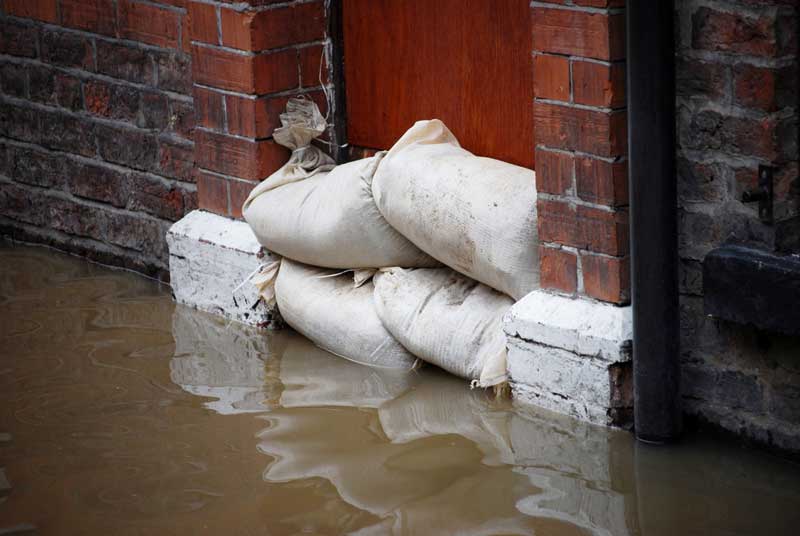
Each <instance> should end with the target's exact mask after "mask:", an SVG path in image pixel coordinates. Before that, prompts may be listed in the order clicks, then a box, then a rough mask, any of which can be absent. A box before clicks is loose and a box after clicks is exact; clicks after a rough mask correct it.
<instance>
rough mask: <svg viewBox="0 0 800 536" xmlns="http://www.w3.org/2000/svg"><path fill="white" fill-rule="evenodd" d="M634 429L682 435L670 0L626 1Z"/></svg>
mask: <svg viewBox="0 0 800 536" xmlns="http://www.w3.org/2000/svg"><path fill="white" fill-rule="evenodd" d="M626 12H627V32H628V41H627V70H628V78H627V82H628V86H627V95H628V158H629V168H628V169H629V171H628V180H629V185H630V237H631V300H632V305H633V390H634V423H635V424H634V426H635V430H636V437H637V439H639V440H642V441H646V442H653V443H665V442H671V441H673V440H675V439H677V438H678V437H679V436H680V433H681V428H682V422H681V409H680V391H679V379H680V364H679V336H680V328H679V321H678V251H677V247H678V245H677V236H678V225H677V208H676V205H677V186H676V178H675V43H674V34H673V27H674V23H673V19H674V5H673V1H671V0H659V1H658V2H650V1H645V0H629V1H628V3H627V8H626Z"/></svg>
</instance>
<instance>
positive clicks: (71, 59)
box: [41, 29, 94, 71]
mask: <svg viewBox="0 0 800 536" xmlns="http://www.w3.org/2000/svg"><path fill="white" fill-rule="evenodd" d="M41 54H42V60H43V61H46V62H48V63H52V64H54V65H63V66H65V67H78V68H80V69H85V70H87V71H93V70H94V49H93V47H92V42H91V41H90V40H89V39H87V38H85V37H84V36H82V35H78V34H74V33H68V32H59V31H54V30H50V29H44V30H42V48H41Z"/></svg>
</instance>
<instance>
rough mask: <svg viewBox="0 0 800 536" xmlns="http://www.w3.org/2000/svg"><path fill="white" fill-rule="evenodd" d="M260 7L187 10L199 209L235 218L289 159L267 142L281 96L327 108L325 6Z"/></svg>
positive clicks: (252, 0) (195, 4)
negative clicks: (255, 188) (253, 191)
mask: <svg viewBox="0 0 800 536" xmlns="http://www.w3.org/2000/svg"><path fill="white" fill-rule="evenodd" d="M265 3H266V2H264V0H248V1H245V2H236V3H232V2H230V0H228V1H227V2H226V1H224V0H223V1H220V2H209V1H203V2H199V1H192V2H191V3H190V5H189V16H190V21H191V41H192V46H191V48H192V69H193V73H192V77H193V81H194V98H195V111H196V112H195V113H196V117H197V128H196V130H195V162H196V164H195V165H196V169H195V172H196V177H197V193H198V203H199V206H200V208H202V209H204V210H207V211H210V212H215V213H217V214H221V215H223V216H229V217H234V218H240V217H241V206H242V203H243V201H244V199H245V198H246V197H247V195H248V193H249V192H250V190H251V189H252V188H253V186H255V185H256V184H257V183H258V182H259V181H261V180H263V179H264V178H266V177H268V176H269V175H270V174H271V173H272V172H274V171H275V170H276V169H278V168H279V167H280V166H281V165H283V163H284V162H285V161H286V160H287V159H288V157H289V152H288V151H287V150H286V149H285V148H283V147H281V146H279V145H277V144H276V143H275V142H274V141H273V140H272V131H273V130H274V129H275V127H276V126H278V125H279V124H280V123H279V119H278V116H279V114H280V113H281V112H282V111H283V109H284V107H285V104H286V101H287V100H288V98H289V97H291V96H294V95H298V94H307V95H309V96H310V97H311V98H313V99H314V100H315V101H317V103H318V104H319V106H320V109H321V110H322V112H323V113H325V110H326V108H327V106H326V103H325V98H324V95H323V93H322V88H321V84H320V64H321V63H322V61H323V59H322V54H323V49H324V48H326V47H327V38H326V16H325V6H324V2H323V1H322V0H319V1H312V2H302V3H301V2H297V1H294V2H283V3H280V4H277V5H266V6H262V5H261V4H265ZM322 79H323V80H325V81H326V82H325V83H326V84H327V79H328V76H327V65H325V70H324V73H323V78H322Z"/></svg>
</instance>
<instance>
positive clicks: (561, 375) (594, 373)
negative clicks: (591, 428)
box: [503, 290, 633, 425]
mask: <svg viewBox="0 0 800 536" xmlns="http://www.w3.org/2000/svg"><path fill="white" fill-rule="evenodd" d="M503 324H504V325H503V327H504V329H505V332H506V335H507V336H508V372H509V377H510V383H511V387H512V391H513V394H514V397H515V398H516V399H517V401H518V402H521V403H526V404H532V405H535V406H539V407H543V408H546V409H548V410H551V411H555V412H558V413H562V414H565V415H569V416H571V417H574V418H577V419H580V420H583V421H587V422H591V423H594V424H603V425H608V424H613V423H614V419H615V418H616V415H618V414H619V412H618V411H616V410H617V406H616V405H615V404H616V403H615V402H614V400H615V399H616V398H615V395H616V394H618V393H616V392H615V389H617V388H618V387H617V386H616V385H615V383H614V382H612V374H611V370H610V368H609V367H611V366H612V365H615V364H618V363H627V362H629V361H630V360H631V340H632V338H633V322H632V316H631V308H630V307H617V306H614V305H610V304H606V303H601V302H596V301H593V300H589V299H585V298H568V297H565V296H559V295H556V294H551V293H549V292H546V291H542V290H537V291H534V292H532V293H530V294H528V295H527V296H525V297H524V298H523V299H522V300H520V301H519V302H517V303H516V304H514V306H513V307H512V308H511V310H510V311H509V312H508V314H507V315H506V317H505V318H504V320H503ZM617 398H618V397H617Z"/></svg>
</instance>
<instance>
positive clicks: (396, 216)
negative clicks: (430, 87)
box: [372, 119, 539, 299]
mask: <svg viewBox="0 0 800 536" xmlns="http://www.w3.org/2000/svg"><path fill="white" fill-rule="evenodd" d="M372 192H373V194H374V197H375V202H376V203H377V205H378V209H379V210H380V212H381V214H383V216H384V217H385V218H386V221H388V222H389V223H390V224H391V225H392V226H393V227H394V228H395V229H397V230H398V231H400V232H401V233H402V234H403V235H404V236H405V237H406V238H408V239H409V240H411V242H413V243H414V244H416V245H417V246H418V247H419V248H420V249H421V250H423V251H425V252H426V253H428V254H429V255H431V256H432V257H434V258H436V259H438V260H440V261H442V262H443V263H444V264H446V265H448V266H450V267H451V268H453V269H454V270H457V271H459V272H461V273H462V274H465V275H468V276H469V277H471V278H473V279H476V280H478V281H480V282H481V283H484V284H486V285H489V286H490V287H492V288H494V289H497V290H499V291H501V292H505V293H506V294H508V295H509V296H511V297H513V298H514V299H520V298H522V297H523V296H525V295H526V294H527V293H529V292H531V291H532V290H535V289H536V288H538V286H539V260H538V249H539V244H538V236H537V228H536V184H535V175H534V172H533V171H531V170H530V169H526V168H523V167H519V166H515V165H513V164H508V163H506V162H501V161H499V160H493V159H491V158H482V157H478V156H475V155H473V154H472V153H470V152H469V151H467V150H465V149H462V148H461V147H460V145H459V143H458V140H456V138H455V137H454V136H453V134H452V133H451V132H450V131H449V130H448V129H447V127H446V126H445V125H444V124H443V123H442V122H441V121H439V120H438V119H434V120H430V121H418V122H417V123H416V124H415V125H414V126H413V127H412V128H411V129H409V130H408V132H406V133H405V134H404V135H403V137H402V138H400V140H399V141H398V142H397V143H396V144H395V145H394V147H392V149H391V150H390V151H389V153H388V154H387V155H386V156H385V157H384V159H383V161H382V162H381V164H380V166H379V167H378V170H377V172H376V174H375V178H374V180H373V182H372Z"/></svg>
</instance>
